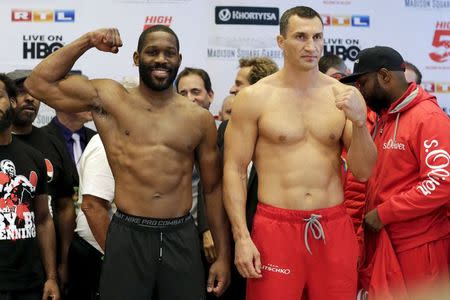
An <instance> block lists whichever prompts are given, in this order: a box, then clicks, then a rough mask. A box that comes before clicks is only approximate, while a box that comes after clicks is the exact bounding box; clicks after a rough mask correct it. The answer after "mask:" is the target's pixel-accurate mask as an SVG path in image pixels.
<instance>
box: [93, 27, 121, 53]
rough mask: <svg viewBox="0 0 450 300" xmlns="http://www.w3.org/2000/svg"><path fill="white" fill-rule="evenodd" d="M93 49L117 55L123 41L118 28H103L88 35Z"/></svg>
mask: <svg viewBox="0 0 450 300" xmlns="http://www.w3.org/2000/svg"><path fill="white" fill-rule="evenodd" d="M88 35H89V40H90V42H91V45H92V47H95V48H97V49H98V50H100V51H105V52H112V53H117V52H119V47H122V39H121V38H120V34H119V31H118V30H117V29H116V28H102V29H98V30H96V31H92V32H89V33H88Z"/></svg>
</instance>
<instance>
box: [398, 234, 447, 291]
mask: <svg viewBox="0 0 450 300" xmlns="http://www.w3.org/2000/svg"><path fill="white" fill-rule="evenodd" d="M449 251H450V238H445V239H442V240H438V241H433V242H429V243H426V244H424V245H421V246H419V247H416V248H413V249H410V250H406V251H402V252H399V253H397V258H398V262H399V263H400V269H401V270H402V273H403V278H404V279H405V284H406V288H407V290H408V294H410V296H413V295H414V294H415V293H421V292H423V290H426V291H428V292H430V291H435V290H436V289H441V290H447V291H448V290H449V288H450V285H449V270H448V269H449V264H450V257H449Z"/></svg>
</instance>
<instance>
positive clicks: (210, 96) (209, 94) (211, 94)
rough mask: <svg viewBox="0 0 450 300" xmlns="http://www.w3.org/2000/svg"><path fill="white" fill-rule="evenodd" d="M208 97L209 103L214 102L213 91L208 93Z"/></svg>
mask: <svg viewBox="0 0 450 300" xmlns="http://www.w3.org/2000/svg"><path fill="white" fill-rule="evenodd" d="M208 96H209V98H210V99H211V102H213V100H214V91H213V90H211V91H210V92H208Z"/></svg>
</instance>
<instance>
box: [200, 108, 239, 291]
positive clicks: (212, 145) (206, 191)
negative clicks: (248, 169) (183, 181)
mask: <svg viewBox="0 0 450 300" xmlns="http://www.w3.org/2000/svg"><path fill="white" fill-rule="evenodd" d="M201 119H202V120H201V124H204V126H205V128H204V132H203V138H202V141H201V143H200V145H199V146H198V147H197V149H196V158H197V161H198V165H199V167H200V179H201V183H202V187H203V195H204V197H205V205H206V214H207V217H208V223H209V226H210V229H211V232H212V235H213V239H214V244H215V245H216V251H217V259H216V261H215V262H214V263H213V264H212V266H211V268H210V271H209V277H208V292H213V293H214V294H215V295H216V296H220V295H221V294H222V293H223V292H224V291H225V289H226V288H227V287H228V285H229V281H230V260H231V259H230V241H229V235H230V229H229V223H228V219H227V216H226V213H225V209H224V207H223V201H222V171H221V167H220V161H219V150H218V147H217V133H216V126H215V124H214V119H213V117H212V115H211V114H210V113H209V112H208V111H206V110H204V111H202V115H201ZM216 281H217V286H214V282H216Z"/></svg>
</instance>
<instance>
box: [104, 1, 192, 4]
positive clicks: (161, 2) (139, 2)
mask: <svg viewBox="0 0 450 300" xmlns="http://www.w3.org/2000/svg"><path fill="white" fill-rule="evenodd" d="M112 2H118V3H128V4H157V3H159V4H168V3H174V4H178V3H187V2H192V0H112Z"/></svg>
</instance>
